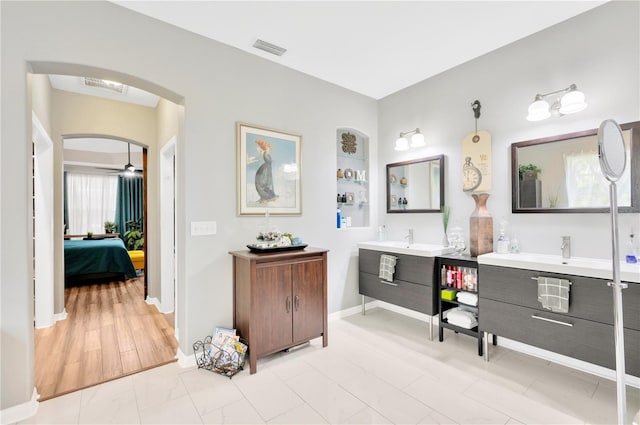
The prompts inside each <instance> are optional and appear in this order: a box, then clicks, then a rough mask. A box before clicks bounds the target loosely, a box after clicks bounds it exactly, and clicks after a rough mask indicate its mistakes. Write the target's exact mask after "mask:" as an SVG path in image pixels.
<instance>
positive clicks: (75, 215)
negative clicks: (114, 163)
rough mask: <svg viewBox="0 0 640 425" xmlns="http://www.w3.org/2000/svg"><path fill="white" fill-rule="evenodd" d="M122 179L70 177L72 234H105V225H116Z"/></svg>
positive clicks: (71, 174)
mask: <svg viewBox="0 0 640 425" xmlns="http://www.w3.org/2000/svg"><path fill="white" fill-rule="evenodd" d="M117 188H118V177H117V176H108V175H98V174H76V173H68V174H67V205H68V211H69V223H68V225H69V233H71V234H75V235H81V234H85V233H87V232H93V233H104V222H105V221H115V216H116V193H117Z"/></svg>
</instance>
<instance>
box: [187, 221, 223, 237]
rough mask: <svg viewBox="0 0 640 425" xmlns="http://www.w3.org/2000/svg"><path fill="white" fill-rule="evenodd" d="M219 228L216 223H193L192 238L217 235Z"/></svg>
mask: <svg viewBox="0 0 640 425" xmlns="http://www.w3.org/2000/svg"><path fill="white" fill-rule="evenodd" d="M216 232H217V226H216V222H215V221H192V222H191V236H206V235H215V234H216Z"/></svg>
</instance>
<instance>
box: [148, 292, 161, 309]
mask: <svg viewBox="0 0 640 425" xmlns="http://www.w3.org/2000/svg"><path fill="white" fill-rule="evenodd" d="M144 302H146V303H147V304H149V305H155V306H156V308H157V309H158V311H160V312H161V311H162V310H161V309H160V300H159V299H157V298H156V297H150V296H148V295H147V299H146V300H144Z"/></svg>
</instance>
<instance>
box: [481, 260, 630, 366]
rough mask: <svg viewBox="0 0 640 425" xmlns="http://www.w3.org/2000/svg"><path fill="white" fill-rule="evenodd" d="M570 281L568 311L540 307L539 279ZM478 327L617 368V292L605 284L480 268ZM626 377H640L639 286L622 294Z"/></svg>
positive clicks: (595, 279)
mask: <svg viewBox="0 0 640 425" xmlns="http://www.w3.org/2000/svg"><path fill="white" fill-rule="evenodd" d="M538 276H543V277H551V278H562V279H568V280H569V281H570V282H571V289H570V293H569V300H570V301H569V311H568V312H567V313H556V312H552V311H550V310H547V309H544V308H542V306H541V304H540V303H539V302H538V296H537V290H538V289H537V281H536V280H535V278H536V277H538ZM479 279H480V285H481V290H480V293H479V295H480V298H479V311H480V313H479V326H480V330H481V331H483V332H487V333H491V334H494V335H498V336H503V337H506V338H509V339H513V340H515V341H519V342H523V343H525V344H528V345H532V346H535V347H539V348H542V349H545V350H549V351H552V352H555V353H558V354H562V355H566V356H569V357H573V358H576V359H579V360H583V361H586V362H589V363H593V364H596V365H599V366H603V367H606V368H609V369H615V366H616V365H615V332H614V327H613V318H614V317H613V293H612V289H611V288H610V287H609V286H608V285H607V280H605V279H598V278H592V277H584V276H574V275H564V274H558V273H549V272H543V271H536V270H525V269H517V268H510V267H500V266H492V265H486V264H480V265H479ZM623 305H624V319H623V324H624V340H625V369H626V373H628V374H630V375H634V376H640V284H637V283H629V287H628V288H627V289H625V290H623Z"/></svg>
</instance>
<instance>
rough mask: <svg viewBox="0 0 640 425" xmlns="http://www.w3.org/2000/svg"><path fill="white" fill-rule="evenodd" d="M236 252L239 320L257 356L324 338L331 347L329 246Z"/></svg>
mask: <svg viewBox="0 0 640 425" xmlns="http://www.w3.org/2000/svg"><path fill="white" fill-rule="evenodd" d="M230 254H231V255H233V306H234V308H233V323H234V327H235V328H236V329H237V330H238V332H239V334H240V335H241V336H242V337H243V338H244V339H246V340H247V342H248V343H249V361H250V364H251V368H250V371H251V373H255V372H256V370H257V365H256V362H257V359H258V358H260V357H264V356H266V355H269V354H272V353H275V352H277V351H281V350H284V349H287V348H290V347H293V346H295V345H298V344H302V343H304V342H306V341H309V340H311V339H313V338H316V337H320V336H322V345H323V347H326V346H327V343H328V335H327V250H321V249H314V248H307V249H305V250H301V251H288V252H278V253H266V254H263V253H259V254H254V253H250V252H248V251H236V252H231V253H230Z"/></svg>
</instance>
